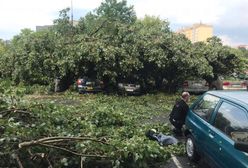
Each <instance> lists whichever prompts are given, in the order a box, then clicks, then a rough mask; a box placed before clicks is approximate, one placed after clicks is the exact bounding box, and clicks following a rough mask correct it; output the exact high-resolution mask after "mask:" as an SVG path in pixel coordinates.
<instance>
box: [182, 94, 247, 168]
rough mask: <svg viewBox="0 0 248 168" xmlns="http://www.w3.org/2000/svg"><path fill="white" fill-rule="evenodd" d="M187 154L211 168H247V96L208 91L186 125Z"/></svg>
mask: <svg viewBox="0 0 248 168" xmlns="http://www.w3.org/2000/svg"><path fill="white" fill-rule="evenodd" d="M185 125H186V131H185V135H186V137H187V138H186V153H187V156H188V158H189V159H190V160H192V161H198V160H199V159H200V157H204V158H205V160H207V161H208V163H209V165H210V166H211V167H214V168H218V167H219V168H224V167H225V168H233V167H238V168H247V167H248V92H247V91H208V92H206V93H205V94H203V95H202V96H201V97H200V98H199V99H198V100H196V101H195V103H194V104H193V105H192V106H191V107H190V109H189V112H188V114H187V117H186V121H185Z"/></svg>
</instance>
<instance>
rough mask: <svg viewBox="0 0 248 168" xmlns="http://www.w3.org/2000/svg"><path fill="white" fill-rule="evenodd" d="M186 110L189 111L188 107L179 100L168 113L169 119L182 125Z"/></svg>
mask: <svg viewBox="0 0 248 168" xmlns="http://www.w3.org/2000/svg"><path fill="white" fill-rule="evenodd" d="M188 110H189V106H188V105H187V103H186V102H185V101H184V100H182V99H181V100H179V101H177V102H176V104H175V105H174V107H173V109H172V111H171V113H170V119H173V120H175V121H177V122H180V123H183V124H184V123H185V118H186V115H187V112H188Z"/></svg>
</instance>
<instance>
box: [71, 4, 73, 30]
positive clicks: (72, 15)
mask: <svg viewBox="0 0 248 168" xmlns="http://www.w3.org/2000/svg"><path fill="white" fill-rule="evenodd" d="M71 25H72V26H73V3H72V0H71Z"/></svg>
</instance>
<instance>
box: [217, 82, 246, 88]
mask: <svg viewBox="0 0 248 168" xmlns="http://www.w3.org/2000/svg"><path fill="white" fill-rule="evenodd" d="M222 83H223V90H247V81H244V80H235V81H232V80H223V81H222Z"/></svg>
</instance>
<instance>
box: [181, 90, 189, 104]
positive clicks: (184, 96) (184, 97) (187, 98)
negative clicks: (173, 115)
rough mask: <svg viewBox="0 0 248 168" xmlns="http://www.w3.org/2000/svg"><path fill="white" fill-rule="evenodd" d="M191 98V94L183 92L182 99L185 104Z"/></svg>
mask: <svg viewBox="0 0 248 168" xmlns="http://www.w3.org/2000/svg"><path fill="white" fill-rule="evenodd" d="M189 98H190V94H189V92H183V93H182V99H183V100H184V101H185V102H188V101H189Z"/></svg>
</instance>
